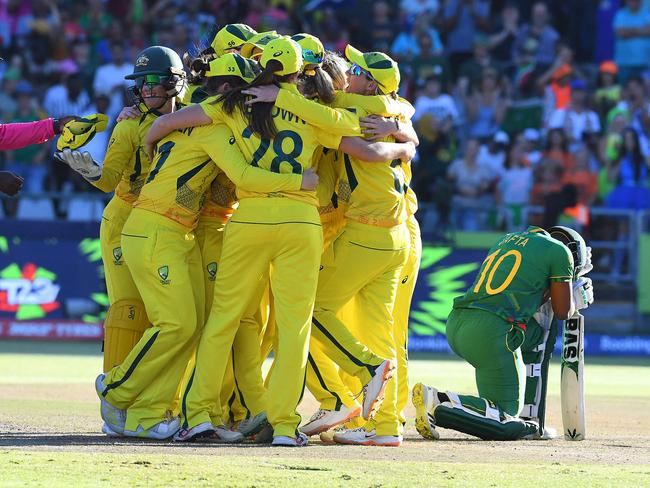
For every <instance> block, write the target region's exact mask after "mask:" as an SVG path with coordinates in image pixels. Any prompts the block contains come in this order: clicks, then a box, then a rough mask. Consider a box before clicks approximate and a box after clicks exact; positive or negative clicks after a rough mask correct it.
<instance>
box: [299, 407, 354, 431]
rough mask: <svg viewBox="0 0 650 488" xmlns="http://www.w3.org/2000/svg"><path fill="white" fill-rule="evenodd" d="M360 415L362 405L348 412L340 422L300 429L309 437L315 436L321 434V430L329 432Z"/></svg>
mask: <svg viewBox="0 0 650 488" xmlns="http://www.w3.org/2000/svg"><path fill="white" fill-rule="evenodd" d="M359 415H361V407H359V408H357V409H356V410H352V411H351V412H350V413H349V414H348V416H347V417H345V418H344V419H342V420H341V421H339V422H334V423H331V424H326V425H321V426H320V427H318V428H316V429H314V430H303V429H302V428H301V429H298V430H300V432H302V433H303V434H305V435H306V436H307V437H311V436H313V435H316V434H320V433H321V432H327V431H328V430H331V429H333V428H334V427H337V426H339V425H341V424H344V423H346V422H347V421H348V420H352V419H353V418H356V417H358V416H359Z"/></svg>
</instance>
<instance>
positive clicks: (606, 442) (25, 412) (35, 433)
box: [0, 384, 650, 469]
mask: <svg viewBox="0 0 650 488" xmlns="http://www.w3.org/2000/svg"><path fill="white" fill-rule="evenodd" d="M549 404H550V410H549V419H548V422H547V423H548V425H551V426H556V427H560V426H561V425H562V422H561V417H560V412H559V402H558V401H557V398H553V397H551V398H549ZM587 404H588V406H589V410H588V439H587V440H585V441H582V442H568V441H565V440H563V439H561V438H558V439H554V440H551V441H520V442H485V441H480V440H477V439H473V438H469V437H467V436H464V435H462V434H457V433H455V432H453V431H449V430H441V436H442V439H441V440H440V441H437V442H430V441H426V440H424V439H422V438H421V437H419V435H418V434H417V432H415V430H414V429H413V427H412V423H411V425H410V427H409V428H408V429H407V432H406V436H405V442H404V444H403V446H402V447H401V448H378V447H357V446H339V445H337V446H328V445H323V444H321V443H320V441H318V440H314V441H313V442H312V444H311V445H310V446H309V447H308V448H305V449H271V448H269V447H264V446H259V445H254V444H243V445H239V446H222V445H217V444H198V445H197V444H191V445H177V444H172V443H166V442H152V441H141V440H135V439H117V440H115V439H109V438H106V437H105V436H103V435H101V434H99V429H100V427H101V421H100V419H99V413H98V403H97V401H96V398H95V396H94V392H93V391H92V388H89V387H88V386H87V385H69V384H67V385H0V411H2V415H1V416H0V449H20V450H35V451H68V452H94V453H97V452H112V453H121V454H131V455H138V454H157V453H165V454H177V455H181V456H182V455H186V454H196V455H210V456H224V455H228V456H233V455H234V456H237V455H241V456H278V457H282V458H300V459H305V458H307V459H308V458H314V459H331V460H337V459H341V460H359V461H365V460H384V461H386V460H394V461H398V462H399V461H416V462H417V461H422V462H426V461H428V462H430V461H435V462H458V463H472V462H477V463H478V462H480V463H485V462H493V463H499V464H504V465H507V466H509V467H510V466H512V464H513V463H518V462H520V463H531V462H546V463H548V464H551V465H555V464H557V465H562V464H565V463H569V464H650V399H648V398H627V399H626V400H625V407H624V408H622V407H621V406H620V402H615V401H614V400H613V399H611V398H602V397H589V398H588V402H587ZM314 408H315V403H314V402H313V400H312V399H309V401H306V402H304V403H303V405H302V406H301V413H304V414H305V415H308V414H309V413H310V412H312V411H313V409H314ZM413 414H414V412H413V411H412V410H409V412H408V416H409V417H410V418H412V417H413ZM504 469H505V468H504ZM508 469H509V468H508Z"/></svg>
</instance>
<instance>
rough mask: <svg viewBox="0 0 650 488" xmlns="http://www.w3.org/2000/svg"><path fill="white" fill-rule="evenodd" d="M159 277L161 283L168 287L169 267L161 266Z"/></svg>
mask: <svg viewBox="0 0 650 488" xmlns="http://www.w3.org/2000/svg"><path fill="white" fill-rule="evenodd" d="M158 276H160V282H161V283H162V284H163V285H168V284H169V280H168V279H167V278H169V266H161V267H160V268H158Z"/></svg>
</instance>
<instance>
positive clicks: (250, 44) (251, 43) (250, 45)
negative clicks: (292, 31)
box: [239, 31, 280, 59]
mask: <svg viewBox="0 0 650 488" xmlns="http://www.w3.org/2000/svg"><path fill="white" fill-rule="evenodd" d="M278 37H280V36H279V35H278V33H277V32H275V31H268V32H260V33H259V34H255V35H254V36H253V37H251V38H250V39H249V40H248V41H246V42H245V43H244V44H243V45H242V47H241V50H240V51H239V54H241V55H242V56H244V57H245V58H253V59H255V58H258V57H260V56H261V55H262V51H263V50H264V46H266V45H267V44H268V43H269V42H271V41H272V40H273V39H277V38H278ZM255 48H257V49H259V52H257V53H254V52H253V51H255Z"/></svg>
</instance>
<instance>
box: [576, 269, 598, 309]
mask: <svg viewBox="0 0 650 488" xmlns="http://www.w3.org/2000/svg"><path fill="white" fill-rule="evenodd" d="M592 303H594V287H593V285H592V283H591V278H584V277H582V278H578V279H577V280H576V281H574V282H573V304H574V305H575V309H576V312H577V311H578V310H582V309H584V308H587V307H588V306H589V305H591V304H592Z"/></svg>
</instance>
